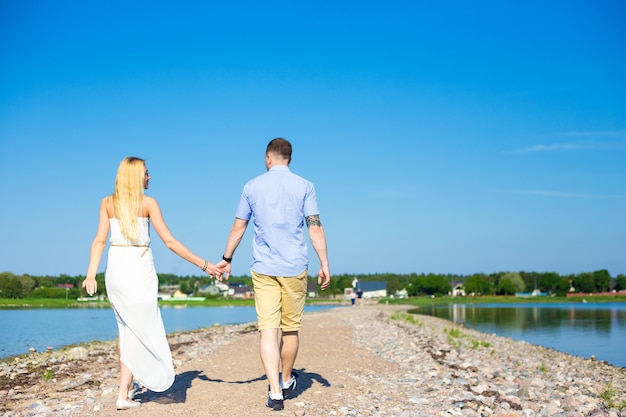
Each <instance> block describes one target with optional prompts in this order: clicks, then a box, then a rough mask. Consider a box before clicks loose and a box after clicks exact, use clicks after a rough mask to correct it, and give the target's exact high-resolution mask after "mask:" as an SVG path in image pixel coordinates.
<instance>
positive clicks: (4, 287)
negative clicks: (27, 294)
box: [0, 272, 22, 298]
mask: <svg viewBox="0 0 626 417" xmlns="http://www.w3.org/2000/svg"><path fill="white" fill-rule="evenodd" d="M0 297H2V298H22V284H21V283H20V280H19V279H18V278H17V277H16V276H15V275H13V274H12V273H10V272H3V273H1V274H0Z"/></svg>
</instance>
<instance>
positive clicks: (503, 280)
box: [498, 272, 526, 294]
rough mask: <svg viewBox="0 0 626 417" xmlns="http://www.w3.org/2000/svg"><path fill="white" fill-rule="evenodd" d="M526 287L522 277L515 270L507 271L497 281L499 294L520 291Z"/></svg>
mask: <svg viewBox="0 0 626 417" xmlns="http://www.w3.org/2000/svg"><path fill="white" fill-rule="evenodd" d="M525 288H526V285H525V284H524V281H522V277H521V276H520V274H518V273H517V272H507V273H505V274H504V275H502V276H501V277H500V281H499V282H498V293H499V294H515V293H516V292H522V291H524V289H525Z"/></svg>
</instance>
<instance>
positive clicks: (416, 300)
mask: <svg viewBox="0 0 626 417" xmlns="http://www.w3.org/2000/svg"><path fill="white" fill-rule="evenodd" d="M583 301H586V302H626V296H622V295H618V296H593V297H530V298H521V297H515V296H484V297H435V298H430V297H412V298H383V299H381V300H380V303H384V304H402V305H405V304H406V305H413V306H425V305H433V304H488V303H501V304H530V303H532V304H536V303H542V304H553V303H580V302H583Z"/></svg>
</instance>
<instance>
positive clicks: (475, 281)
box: [464, 274, 492, 295]
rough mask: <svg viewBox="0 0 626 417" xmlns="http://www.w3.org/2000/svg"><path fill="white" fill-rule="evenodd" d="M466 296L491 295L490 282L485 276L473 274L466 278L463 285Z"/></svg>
mask: <svg viewBox="0 0 626 417" xmlns="http://www.w3.org/2000/svg"><path fill="white" fill-rule="evenodd" d="M464 287H465V293H466V294H476V295H487V294H491V291H492V285H491V280H490V279H489V277H488V276H487V275H484V274H474V275H471V276H470V277H468V278H467V281H465V284H464Z"/></svg>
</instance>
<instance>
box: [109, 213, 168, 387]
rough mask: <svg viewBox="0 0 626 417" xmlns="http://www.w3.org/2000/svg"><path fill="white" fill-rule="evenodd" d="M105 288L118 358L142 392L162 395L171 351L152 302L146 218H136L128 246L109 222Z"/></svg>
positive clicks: (152, 274)
mask: <svg viewBox="0 0 626 417" xmlns="http://www.w3.org/2000/svg"><path fill="white" fill-rule="evenodd" d="M110 225H111V239H110V242H111V246H110V248H109V255H108V259H107V267H106V272H105V283H106V290H107V295H108V297H109V300H110V302H111V305H112V306H113V310H114V311H115V317H116V319H117V326H118V329H119V336H120V360H121V361H122V362H123V363H124V364H125V365H126V366H127V367H128V368H129V369H130V371H131V372H132V373H133V376H134V378H135V379H136V380H137V381H138V382H140V383H141V384H142V385H143V386H145V387H146V388H148V389H150V390H152V391H156V392H162V391H165V390H167V389H168V388H169V387H171V386H172V384H173V383H174V377H175V373H174V366H173V363H172V353H171V351H170V347H169V345H168V343H167V337H166V335H165V328H164V327H163V320H162V319H161V311H160V309H159V304H158V302H157V292H158V287H159V283H158V278H157V275H156V271H155V269H154V261H153V258H152V251H151V250H150V246H149V245H150V220H149V219H148V218H147V217H138V218H137V226H138V230H139V238H138V240H137V241H136V242H130V241H128V239H126V237H125V236H124V235H123V233H122V231H121V228H120V225H119V222H118V221H117V219H115V218H113V219H110Z"/></svg>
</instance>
